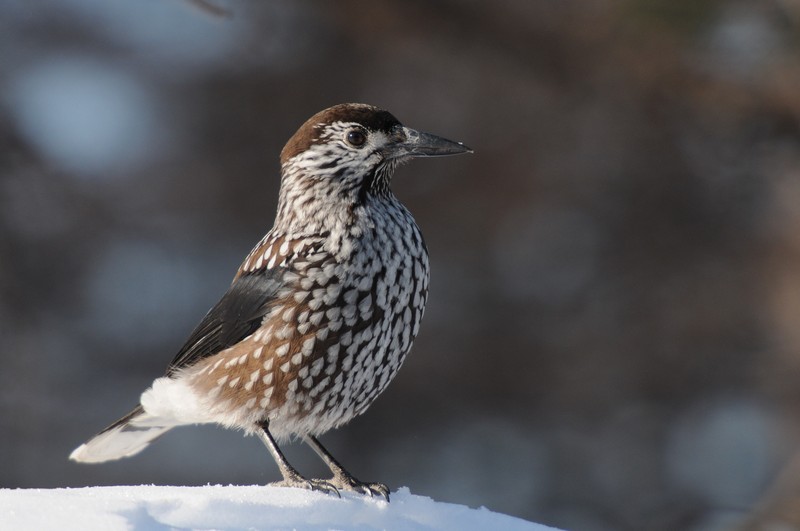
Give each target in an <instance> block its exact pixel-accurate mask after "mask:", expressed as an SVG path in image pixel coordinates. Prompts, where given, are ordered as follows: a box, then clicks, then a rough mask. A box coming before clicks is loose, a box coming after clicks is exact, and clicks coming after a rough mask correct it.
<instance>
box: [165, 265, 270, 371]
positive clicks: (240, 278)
mask: <svg viewBox="0 0 800 531" xmlns="http://www.w3.org/2000/svg"><path fill="white" fill-rule="evenodd" d="M284 272H285V271H283V270H282V268H272V269H266V268H264V269H259V270H257V271H253V272H250V273H247V274H243V275H237V276H236V278H235V279H234V281H233V283H232V284H231V287H230V288H229V289H228V291H227V292H226V293H225V295H223V296H222V298H221V299H220V301H219V302H218V303H217V304H216V305H215V306H214V307H213V308H211V310H209V311H208V313H207V314H206V316H205V317H204V318H203V320H202V321H200V324H199V325H197V328H195V329H194V332H192V334H191V335H190V336H189V339H188V340H187V341H186V343H185V344H184V345H183V347H181V349H180V351H179V352H178V354H177V355H176V356H175V359H173V360H172V363H170V364H169V368H168V369H167V375H172V374H174V373H175V372H176V371H177V370H179V369H182V368H184V367H188V366H190V365H194V364H195V363H197V362H198V361H200V360H201V359H203V358H206V357H208V356H212V355H214V354H216V353H217V352H219V351H220V350H224V349H226V348H228V347H230V346H232V345H235V344H236V343H238V342H240V341H241V340H243V339H244V338H246V337H247V336H249V335H250V334H252V333H253V332H254V331H255V330H256V329H258V327H259V326H260V325H261V321H262V319H263V318H264V316H265V315H266V314H267V313H268V312H269V308H270V303H271V302H272V301H274V300H275V299H276V296H277V294H278V291H279V290H280V287H281V286H282V285H283V282H282V277H283V273H284Z"/></svg>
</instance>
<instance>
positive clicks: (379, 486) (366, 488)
mask: <svg viewBox="0 0 800 531" xmlns="http://www.w3.org/2000/svg"><path fill="white" fill-rule="evenodd" d="M329 483H330V484H331V485H333V486H335V487H336V488H337V489H339V490H346V491H350V492H358V493H360V494H369V496H370V497H371V498H374V497H375V496H382V497H383V498H384V499H385V500H386V501H387V502H388V501H389V487H387V486H386V485H384V484H383V483H366V482H363V481H359V480H357V479H356V478H354V477H352V476H344V475H342V476H334V477H333V479H331V480H330V481H329Z"/></svg>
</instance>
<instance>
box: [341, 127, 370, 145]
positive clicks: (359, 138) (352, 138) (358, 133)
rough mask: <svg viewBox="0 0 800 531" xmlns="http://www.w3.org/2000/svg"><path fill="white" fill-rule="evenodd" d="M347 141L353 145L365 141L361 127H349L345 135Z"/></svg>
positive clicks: (361, 143)
mask: <svg viewBox="0 0 800 531" xmlns="http://www.w3.org/2000/svg"><path fill="white" fill-rule="evenodd" d="M345 139H347V143H348V144H350V145H351V146H354V147H361V146H363V145H364V143H365V142H366V141H367V135H366V134H365V133H364V131H362V130H361V129H351V130H350V131H348V132H347V135H346V136H345Z"/></svg>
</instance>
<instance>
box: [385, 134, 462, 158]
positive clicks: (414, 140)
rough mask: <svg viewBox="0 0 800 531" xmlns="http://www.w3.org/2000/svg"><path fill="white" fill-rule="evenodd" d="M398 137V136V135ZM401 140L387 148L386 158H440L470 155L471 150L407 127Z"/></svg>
mask: <svg viewBox="0 0 800 531" xmlns="http://www.w3.org/2000/svg"><path fill="white" fill-rule="evenodd" d="M398 136H400V135H398ZM402 137H405V138H402V139H401V140H399V141H398V142H396V143H392V144H390V145H389V146H387V149H386V152H385V153H384V154H385V155H386V158H388V159H404V158H410V157H442V156H444V155H458V154H459V153H472V150H471V149H470V148H468V147H467V146H465V145H464V144H462V143H461V142H453V141H452V140H447V139H446V138H442V137H440V136H436V135H432V134H429V133H423V132H421V131H415V130H414V129H409V128H408V127H403V128H402Z"/></svg>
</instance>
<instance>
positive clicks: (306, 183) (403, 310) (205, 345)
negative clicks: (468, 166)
mask: <svg viewBox="0 0 800 531" xmlns="http://www.w3.org/2000/svg"><path fill="white" fill-rule="evenodd" d="M467 152H471V150H470V149H469V148H467V147H466V146H464V145H463V144H461V143H456V142H451V141H449V140H445V139H443V138H440V137H437V136H434V135H430V134H428V133H422V132H419V131H415V130H413V129H409V128H407V127H404V126H403V125H402V124H401V123H400V122H399V121H397V119H396V118H395V117H394V116H392V115H391V114H390V113H388V112H387V111H384V110H381V109H378V108H376V107H373V106H370V105H363V104H343V105H337V106H335V107H331V108H329V109H326V110H324V111H321V112H319V113H317V114H315V115H314V116H312V117H311V118H310V119H309V120H308V121H307V122H306V123H305V124H303V125H302V127H300V129H299V130H298V131H297V132H296V133H295V134H294V136H292V138H290V139H289V142H288V143H287V144H286V146H285V147H284V148H283V151H282V152H281V187H280V196H279V202H278V212H277V215H276V217H275V224H274V226H273V228H272V230H270V231H269V232H268V233H267V235H266V236H264V238H263V239H262V240H261V241H260V242H259V243H258V244H257V245H256V246H255V248H254V249H253V250H252V251H251V252H250V254H249V255H248V256H247V258H245V260H244V263H243V264H242V265H241V267H239V270H238V271H237V273H236V276H235V277H234V279H233V283H232V284H231V286H230V288H229V289H228V291H227V293H225V295H223V297H222V299H221V300H220V301H219V302H218V303H217V304H216V305H215V306H214V307H213V308H211V310H210V311H209V312H208V314H206V316H205V317H204V318H203V320H202V321H201V322H200V324H199V325H198V326H197V328H196V329H195V330H194V332H192V334H191V336H190V337H189V339H188V340H187V341H186V343H185V344H184V346H183V347H182V348H181V349H180V351H179V352H178V354H177V356H175V359H173V360H172V363H170V365H169V367H168V369H167V372H166V375H165V376H163V377H161V378H158V379H156V380H155V381H154V382H153V385H152V387H150V388H149V389H147V390H146V391H145V392H144V393H143V394H142V396H141V401H140V405H138V406H137V407H136V408H135V409H134V410H133V411H131V412H130V413H128V414H127V415H126V416H124V417H123V418H121V419H120V420H118V421H117V422H115V423H114V424H112V425H111V426H109V427H108V428H106V429H105V430H103V431H102V432H100V433H99V434H98V435H96V436H95V437H94V438H92V439H90V440H89V441H88V442H86V443H85V444H83V445H81V446H80V447H79V448H77V449H76V450H75V451H74V452H72V454H71V456H70V458H71V459H73V460H75V461H79V462H83V463H98V462H103V461H109V460H113V459H119V458H122V457H128V456H131V455H134V454H136V453H138V452H140V451H141V450H143V449H144V448H145V447H146V446H147V445H149V444H150V443H151V442H152V441H153V440H155V439H156V438H157V437H159V436H161V435H163V434H164V433H165V432H166V431H168V430H170V429H171V428H174V427H175V426H180V425H186V424H200V423H216V424H220V425H222V426H224V427H227V428H237V429H242V430H244V431H245V433H247V434H256V435H258V436H259V437H260V438H261V439H262V440H263V442H264V444H265V445H266V446H267V448H268V449H269V451H270V453H271V454H272V457H273V458H274V459H275V461H276V462H277V464H278V467H279V468H280V471H281V474H282V475H283V481H281V482H279V483H278V485H282V486H290V487H303V488H310V489H316V490H323V491H328V492H333V493H338V491H339V489H342V490H352V491H357V492H363V493H367V494H370V495H375V494H380V495H382V496H384V497H385V498H386V499H387V500H388V499H389V490H388V488H387V487H386V486H385V485H383V484H381V483H363V482H361V481H358V480H357V479H355V478H354V477H353V476H352V475H350V474H349V473H348V472H347V471H346V470H345V469H344V468H343V467H342V466H341V465H340V464H339V463H338V462H337V461H336V460H335V459H334V458H333V456H331V454H330V453H329V452H328V451H327V450H325V448H324V447H323V446H322V445H321V444H320V442H319V440H318V439H317V437H318V436H319V435H321V434H323V433H325V432H326V431H328V430H330V429H333V428H338V427H339V426H341V425H343V424H345V423H347V422H348V421H350V420H351V419H352V418H353V417H355V416H356V415H360V414H361V413H363V412H364V411H365V410H366V409H367V408H368V407H369V405H370V404H371V403H372V402H373V401H374V400H375V398H376V397H377V396H378V395H379V394H380V393H381V391H383V390H384V389H385V388H386V386H387V385H388V383H389V382H390V381H391V380H392V378H394V376H395V374H396V373H397V370H398V369H399V368H400V365H401V364H402V363H403V360H404V358H405V357H406V354H408V351H409V349H411V343H412V342H413V340H414V338H415V337H416V335H417V331H418V330H419V325H420V320H421V319H422V313H423V310H424V309H425V301H426V298H427V292H428V277H429V265H428V253H427V250H426V248H425V243H424V241H423V239H422V234H421V233H420V230H419V228H418V227H417V224H416V223H415V222H414V218H412V217H411V214H410V213H409V211H408V210H407V209H406V208H405V207H404V206H403V205H402V204H401V203H400V201H398V200H397V198H396V197H395V196H394V194H393V193H392V192H391V190H390V189H389V184H390V181H391V178H392V175H393V174H394V170H395V168H396V167H397V165H398V164H400V163H401V162H403V161H406V160H408V159H410V158H412V157H431V156H439V155H454V154H458V153H467ZM292 436H295V437H298V438H301V439H302V440H303V441H305V442H306V443H308V445H309V446H311V448H313V449H314V450H315V451H316V453H317V454H318V455H319V456H320V457H321V458H322V460H323V461H325V463H326V464H327V466H328V467H329V468H330V469H331V472H332V473H333V478H332V479H330V480H319V479H306V478H304V477H303V476H301V475H300V474H299V473H298V472H297V470H295V469H294V468H293V467H292V466H291V465H290V464H289V463H288V462H287V460H286V458H285V457H284V455H283V454H282V453H281V451H280V449H279V448H278V444H277V442H276V441H284V440H286V439H288V438H289V437H292Z"/></svg>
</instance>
